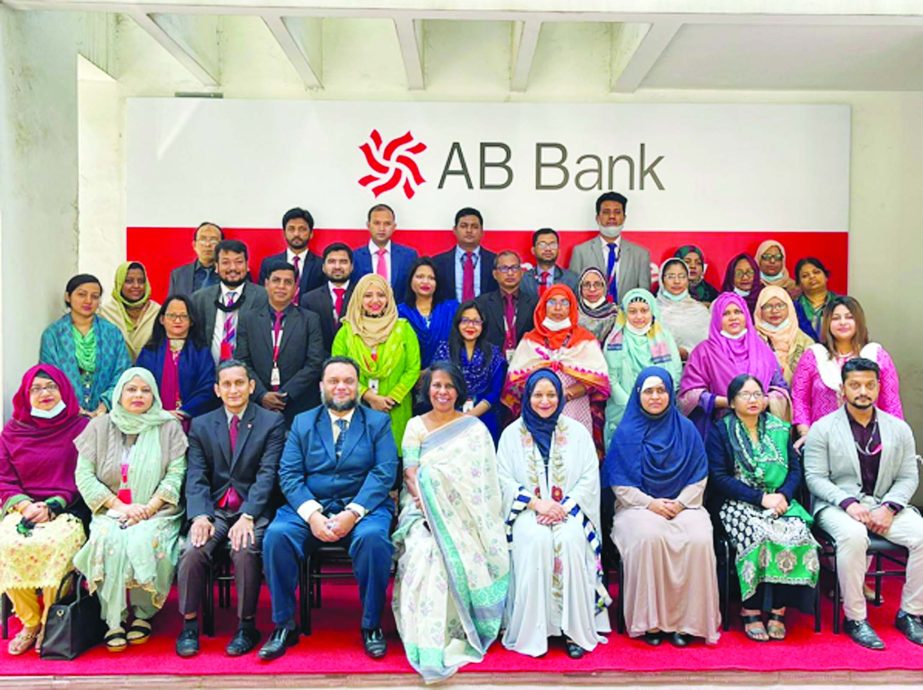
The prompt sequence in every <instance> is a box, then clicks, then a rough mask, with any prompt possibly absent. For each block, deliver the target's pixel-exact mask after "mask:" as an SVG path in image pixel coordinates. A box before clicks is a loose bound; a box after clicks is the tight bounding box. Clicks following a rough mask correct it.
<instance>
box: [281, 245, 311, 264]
mask: <svg viewBox="0 0 923 690" xmlns="http://www.w3.org/2000/svg"><path fill="white" fill-rule="evenodd" d="M307 255H308V250H307V248H305V250H304V251H302V252H301V253H299V254H296V253H295V252H293V251H292V250H291V248H289V249H286V250H285V260H286V261H287V262H288V263H290V264H292V265H293V266H294V265H295V261H294V259H295V257H296V256H297V257H299V259H300V261H299V262H298V263H300V264H301V265H302V266H304V260H305V257H306V256H307Z"/></svg>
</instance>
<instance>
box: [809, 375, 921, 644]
mask: <svg viewBox="0 0 923 690" xmlns="http://www.w3.org/2000/svg"><path fill="white" fill-rule="evenodd" d="M879 375H880V372H879V368H878V365H877V364H876V363H875V362H873V361H871V360H869V359H864V358H861V357H860V358H856V359H851V360H849V361H848V362H846V364H844V365H843V372H842V377H843V384H842V387H841V392H842V395H843V397H844V398H845V400H846V404H845V405H844V406H843V407H841V408H840V409H838V410H837V411H836V412H831V413H830V414H828V415H827V416H826V417H823V418H821V419H819V420H818V421H817V422H815V423H814V424H813V425H812V426H811V430H810V431H809V432H808V436H807V440H806V441H805V446H804V469H805V481H806V482H807V485H808V489H809V490H810V491H811V493H812V494H813V495H814V497H815V498H814V515H815V518H816V519H817V524H818V526H819V527H821V528H822V529H823V530H825V531H826V532H827V533H829V534H830V535H831V536H832V537H833V538H834V539H835V540H836V545H837V555H836V565H837V574H838V577H839V584H840V589H841V591H842V592H843V611H844V613H845V615H846V623H845V629H846V633H847V634H848V635H849V636H850V637H851V638H852V639H853V640H854V641H855V642H857V643H858V644H860V645H862V646H863V647H868V648H869V649H884V643H883V642H882V641H881V638H879V637H878V634H877V633H876V632H875V630H874V629H873V628H872V626H871V625H869V622H868V620H867V618H866V602H865V596H864V595H863V592H862V585H863V582H864V581H865V571H866V567H867V564H866V550H867V548H868V544H869V537H868V533H869V531H871V532H873V533H875V534H878V535H881V536H882V537H884V538H885V539H887V540H888V541H891V542H894V543H895V544H899V545H900V546H904V547H906V548H907V550H908V552H909V557H908V560H907V581H906V582H905V583H904V590H903V593H902V596H901V608H900V610H899V611H898V612H897V618H896V620H895V625H896V626H897V629H898V630H900V631H901V632H902V633H903V634H904V636H905V637H906V638H907V639H908V640H910V641H911V642H914V643H916V644H918V645H923V622H921V620H920V616H921V614H923V517H920V513H919V512H917V509H916V508H914V507H913V506H911V505H909V503H910V499H911V497H912V496H913V494H914V492H915V491H916V489H917V483H918V482H919V475H918V473H917V460H918V459H919V458H918V456H917V453H916V446H915V444H914V440H913V432H912V431H911V430H910V427H909V426H908V425H907V424H906V423H905V422H904V421H902V420H900V419H898V418H897V417H894V416H892V415H889V414H887V413H886V412H882V411H881V410H878V409H876V408H875V402H876V401H877V400H878V391H879Z"/></svg>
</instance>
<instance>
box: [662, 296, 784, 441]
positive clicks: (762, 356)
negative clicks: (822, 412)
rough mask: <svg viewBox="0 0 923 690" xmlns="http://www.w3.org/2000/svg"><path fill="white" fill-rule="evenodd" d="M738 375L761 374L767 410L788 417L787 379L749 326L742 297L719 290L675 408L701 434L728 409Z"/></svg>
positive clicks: (687, 368) (774, 358)
mask: <svg viewBox="0 0 923 690" xmlns="http://www.w3.org/2000/svg"><path fill="white" fill-rule="evenodd" d="M739 374H750V375H751V376H754V377H756V378H757V379H759V381H760V383H761V384H762V385H763V390H766V391H768V392H769V411H770V412H771V413H772V414H774V415H775V416H776V417H778V418H780V419H783V420H785V421H788V420H790V419H791V401H790V398H789V394H788V384H786V383H785V378H784V377H783V376H782V369H781V368H780V367H779V362H778V361H777V360H776V356H775V355H774V354H773V353H772V350H770V349H769V346H768V345H767V344H766V343H765V342H763V340H762V338H760V335H759V333H757V331H756V328H754V327H753V319H752V318H750V310H749V309H748V308H747V303H746V302H745V301H744V299H743V297H741V296H740V295H737V294H734V293H733V292H723V293H721V294H720V295H718V298H717V299H716V300H715V301H714V303H712V307H711V325H710V326H709V332H708V338H707V339H706V340H704V341H702V342H701V343H699V344H698V345H696V346H695V348H694V349H693V350H692V353H691V354H690V355H689V361H688V362H687V363H686V368H685V369H684V370H683V378H682V381H681V382H680V387H679V401H678V403H679V409H680V411H682V413H683V414H684V415H686V416H687V417H689V418H690V419H692V421H694V422H695V423H696V426H697V427H698V429H699V432H700V433H702V434H703V436H704V433H705V431H706V429H707V427H708V423H709V422H710V421H712V420H714V419H717V418H719V417H721V416H723V415H724V414H726V413H727V411H728V409H729V404H728V399H727V390H728V384H729V383H730V382H731V381H732V380H733V379H734V377H736V376H737V375H739Z"/></svg>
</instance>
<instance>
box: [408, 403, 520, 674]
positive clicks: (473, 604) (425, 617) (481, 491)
mask: <svg viewBox="0 0 923 690" xmlns="http://www.w3.org/2000/svg"><path fill="white" fill-rule="evenodd" d="M404 463H405V467H414V466H418V467H419V470H418V472H417V484H418V486H419V490H420V496H421V499H422V510H421V509H420V508H417V506H416V505H415V503H414V500H413V497H412V496H411V495H410V494H409V493H408V492H407V491H406V490H405V491H404V492H403V494H402V496H401V512H400V516H399V519H398V525H397V530H396V531H395V533H394V536H393V540H394V545H395V549H396V557H397V559H398V562H397V577H396V578H395V582H394V596H393V600H392V608H393V610H394V619H395V622H396V623H397V629H398V632H399V633H400V636H401V640H402V641H403V643H404V650H405V651H406V653H407V660H408V661H409V662H410V665H411V666H413V667H414V669H416V670H417V672H418V673H420V675H422V676H423V679H424V680H425V681H426V682H427V683H431V682H435V681H439V680H444V679H445V678H448V677H449V676H451V675H452V674H454V673H455V671H457V670H458V668H459V667H461V666H462V665H464V664H466V663H469V662H478V661H481V659H483V658H484V655H485V654H486V652H487V648H488V647H489V646H490V644H491V643H492V642H493V641H494V640H495V639H496V637H497V634H498V633H499V632H500V623H501V621H502V616H503V610H504V606H505V604H506V595H507V589H508V587H509V554H508V552H507V546H506V534H505V529H504V515H503V504H502V500H501V496H500V485H499V480H498V479H497V460H496V455H495V453H494V444H493V439H492V438H491V436H490V434H489V433H488V431H487V429H486V427H485V426H484V425H483V424H482V423H481V422H480V421H478V420H477V419H474V418H472V417H460V418H459V419H457V420H455V421H453V422H450V423H448V424H446V425H445V426H443V427H441V428H439V429H436V430H435V431H432V432H429V431H427V429H426V426H425V425H424V423H423V420H422V418H421V417H414V418H413V419H411V420H410V422H409V423H408V425H407V430H406V433H405V435H404Z"/></svg>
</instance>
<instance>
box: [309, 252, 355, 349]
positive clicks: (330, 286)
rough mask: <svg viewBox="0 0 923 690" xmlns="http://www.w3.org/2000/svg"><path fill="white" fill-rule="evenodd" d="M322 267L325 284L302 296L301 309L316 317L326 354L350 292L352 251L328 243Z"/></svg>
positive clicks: (351, 284)
mask: <svg viewBox="0 0 923 690" xmlns="http://www.w3.org/2000/svg"><path fill="white" fill-rule="evenodd" d="M323 268H324V275H325V276H326V277H327V281H326V282H325V283H324V284H323V285H321V286H320V287H319V288H315V289H314V290H311V292H309V293H307V294H306V295H304V297H302V298H301V306H302V307H304V308H305V309H310V310H311V311H313V312H314V313H315V314H317V316H318V317H319V319H320V330H321V336H322V341H323V347H324V352H325V353H327V354H328V355H329V354H330V348H331V347H332V346H333V337H334V336H335V335H336V334H337V331H338V330H340V319H341V318H343V314H345V313H346V306H347V305H348V304H349V298H350V296H351V295H352V292H353V281H352V280H351V278H352V273H353V250H352V249H350V248H349V245H346V244H344V243H342V242H334V243H332V244H328V245H327V248H326V249H324V263H323Z"/></svg>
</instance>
